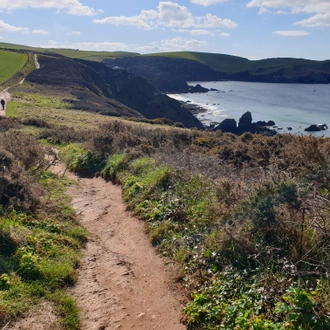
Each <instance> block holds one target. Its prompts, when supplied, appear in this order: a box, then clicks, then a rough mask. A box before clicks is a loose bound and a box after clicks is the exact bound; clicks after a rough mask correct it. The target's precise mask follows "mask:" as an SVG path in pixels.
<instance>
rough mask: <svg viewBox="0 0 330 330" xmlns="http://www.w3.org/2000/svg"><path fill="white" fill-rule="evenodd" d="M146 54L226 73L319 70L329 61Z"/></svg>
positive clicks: (199, 54)
mask: <svg viewBox="0 0 330 330" xmlns="http://www.w3.org/2000/svg"><path fill="white" fill-rule="evenodd" d="M146 56H165V57H173V58H183V59H190V60H195V61H198V62H201V63H203V64H207V65H209V66H210V67H211V68H212V69H214V70H216V71H221V72H226V73H237V72H240V71H245V70H251V72H253V73H254V74H257V69H260V68H261V69H263V71H262V73H263V74H264V73H271V72H273V71H277V70H280V69H286V68H289V67H294V66H296V67H297V66H304V67H306V68H308V69H311V70H315V71H320V70H323V68H322V65H323V64H325V63H329V61H313V60H306V59H299V58H270V59H261V60H254V61H251V60H248V59H246V58H243V57H237V56H231V55H225V54H212V53H199V52H171V53H157V54H150V55H146Z"/></svg>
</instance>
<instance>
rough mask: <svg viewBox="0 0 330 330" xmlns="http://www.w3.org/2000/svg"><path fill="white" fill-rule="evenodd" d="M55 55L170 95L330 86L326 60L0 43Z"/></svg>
mask: <svg viewBox="0 0 330 330" xmlns="http://www.w3.org/2000/svg"><path fill="white" fill-rule="evenodd" d="M1 48H2V49H7V50H13V51H18V50H19V51H26V52H37V53H43V54H50V55H51V54H57V55H61V56H64V57H68V58H75V59H83V60H90V61H95V62H103V63H105V64H106V65H107V66H108V67H110V68H113V67H119V68H121V69H125V70H127V71H128V72H130V73H134V74H136V75H139V76H141V77H143V78H145V79H147V80H148V81H149V82H151V83H152V84H153V85H154V86H155V87H156V88H157V89H159V90H161V91H163V92H167V93H172V92H178V93H184V92H189V91H190V89H189V87H188V85H187V83H186V82H187V81H212V80H214V81H219V80H234V81H250V82H272V83H311V84H314V83H322V84H327V83H329V82H330V60H326V61H313V60H307V59H299V58H269V59H261V60H249V59H247V58H243V57H238V56H231V55H226V54H214V53H205V52H190V51H189V52H168V53H156V54H146V55H141V54H138V53H134V52H97V51H81V50H78V49H56V48H47V49H46V48H37V47H29V46H22V45H14V44H8V43H0V49H1Z"/></svg>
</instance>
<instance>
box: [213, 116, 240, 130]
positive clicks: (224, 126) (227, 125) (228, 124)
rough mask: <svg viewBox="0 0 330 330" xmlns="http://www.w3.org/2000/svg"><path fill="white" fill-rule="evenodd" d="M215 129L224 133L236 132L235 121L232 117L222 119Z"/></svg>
mask: <svg viewBox="0 0 330 330" xmlns="http://www.w3.org/2000/svg"><path fill="white" fill-rule="evenodd" d="M214 130H215V131H219V130H220V131H222V132H226V133H234V134H236V133H237V123H236V120H235V119H233V118H227V119H225V120H223V121H222V122H221V123H220V124H219V125H218V126H217V127H215V129H214Z"/></svg>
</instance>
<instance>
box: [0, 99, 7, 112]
mask: <svg viewBox="0 0 330 330" xmlns="http://www.w3.org/2000/svg"><path fill="white" fill-rule="evenodd" d="M0 102H1V106H2V110H5V104H6V101H5V100H4V99H1V101H0Z"/></svg>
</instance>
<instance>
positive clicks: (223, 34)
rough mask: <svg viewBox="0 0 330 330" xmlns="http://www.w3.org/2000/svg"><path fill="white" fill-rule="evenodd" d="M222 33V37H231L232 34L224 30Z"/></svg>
mask: <svg viewBox="0 0 330 330" xmlns="http://www.w3.org/2000/svg"><path fill="white" fill-rule="evenodd" d="M220 35H221V37H230V34H229V33H226V32H222V33H221V34H220Z"/></svg>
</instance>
